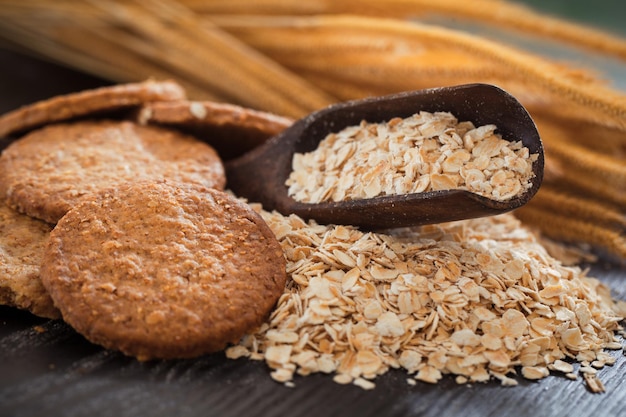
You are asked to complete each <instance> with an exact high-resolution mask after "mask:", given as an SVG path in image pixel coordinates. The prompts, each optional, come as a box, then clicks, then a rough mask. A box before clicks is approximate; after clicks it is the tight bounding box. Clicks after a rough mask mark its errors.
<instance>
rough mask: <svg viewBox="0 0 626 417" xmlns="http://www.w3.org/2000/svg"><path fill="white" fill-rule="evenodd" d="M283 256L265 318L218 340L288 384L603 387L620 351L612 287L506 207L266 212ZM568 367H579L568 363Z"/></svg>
mask: <svg viewBox="0 0 626 417" xmlns="http://www.w3.org/2000/svg"><path fill="white" fill-rule="evenodd" d="M258 209H259V211H261V213H262V215H263V216H264V218H265V220H266V221H267V223H268V224H269V225H270V227H271V228H272V230H273V232H274V233H275V235H276V236H277V238H278V239H279V241H280V243H281V245H282V248H283V250H284V253H285V257H286V258H287V272H288V275H289V277H290V279H289V282H288V285H287V288H286V291H285V293H284V294H283V296H282V297H281V298H280V300H279V302H278V304H277V306H276V309H275V311H274V312H273V314H272V316H271V317H270V318H269V320H268V321H267V323H266V324H264V325H263V326H262V327H261V328H259V329H258V331H256V332H255V333H254V334H250V335H248V336H246V337H245V338H244V339H242V340H241V341H240V343H239V344H238V345H235V346H232V347H230V348H229V349H228V350H227V356H228V357H230V358H238V357H244V356H245V357H249V358H251V359H256V360H264V361H265V362H266V363H267V365H269V367H270V368H271V369H272V373H271V375H272V377H273V378H274V379H275V380H277V381H280V382H284V383H285V384H287V385H292V384H293V378H294V376H295V375H308V374H312V373H316V372H323V373H329V374H333V375H334V381H336V382H337V383H341V384H346V383H353V384H355V385H358V386H360V387H362V388H364V389H370V388H373V387H374V385H375V383H374V379H375V378H376V376H378V375H381V374H383V373H385V372H387V371H388V370H389V369H390V368H403V369H404V370H406V372H407V382H408V383H410V384H415V383H416V382H417V381H425V382H429V383H436V382H437V381H439V380H440V379H441V378H442V376H443V375H445V374H451V375H453V376H455V378H456V381H457V382H458V383H472V382H483V381H487V380H489V379H492V378H496V379H498V380H500V381H501V383H502V384H504V385H515V384H517V380H516V379H515V378H514V376H515V375H516V369H517V370H521V375H522V376H523V377H525V378H527V379H540V378H544V377H546V376H547V375H548V374H549V373H550V371H554V372H556V373H561V374H563V375H565V376H566V377H568V378H576V377H577V375H578V374H577V372H579V373H581V374H582V375H583V377H584V379H585V381H586V382H587V384H588V385H589V387H590V388H591V389H592V390H595V391H602V390H603V386H602V383H601V382H600V381H599V380H598V379H597V378H596V377H595V373H596V370H597V369H599V368H602V367H603V366H605V365H610V364H612V363H613V362H614V357H613V356H611V355H610V354H609V353H607V352H605V351H604V349H621V348H622V345H621V344H620V343H619V341H618V340H619V339H618V338H617V336H616V333H617V332H618V331H619V330H620V327H619V321H620V320H621V319H622V318H623V314H622V313H621V312H620V311H623V309H622V310H620V308H619V307H620V306H618V305H616V304H615V303H614V302H613V301H612V299H611V297H610V294H609V290H608V289H607V287H605V286H604V285H603V284H601V283H600V282H599V281H598V280H596V279H594V278H590V277H587V276H586V275H585V273H584V272H583V271H582V270H581V269H579V268H577V267H565V266H563V265H562V264H561V263H559V262H558V261H557V260H555V259H554V258H552V257H551V256H549V255H548V253H547V252H546V250H545V249H544V247H543V246H542V245H541V244H539V243H538V241H537V240H536V238H535V236H534V235H533V234H532V233H531V232H530V231H528V230H527V229H525V228H524V227H522V226H521V224H520V223H519V221H518V220H517V219H515V218H514V217H513V215H511V214H504V215H501V216H498V217H491V218H482V219H475V220H467V221H461V222H454V223H447V224H440V225H434V226H425V227H421V228H414V229H401V230H394V231H390V232H389V233H387V234H384V233H372V232H367V233H366V232H363V231H360V230H358V229H356V228H353V227H346V226H324V225H318V224H316V223H314V222H305V221H303V220H302V219H301V218H299V217H297V216H293V215H292V216H289V217H285V216H283V215H281V214H278V213H269V212H266V211H263V210H261V209H260V208H258ZM576 367H578V369H577V370H576Z"/></svg>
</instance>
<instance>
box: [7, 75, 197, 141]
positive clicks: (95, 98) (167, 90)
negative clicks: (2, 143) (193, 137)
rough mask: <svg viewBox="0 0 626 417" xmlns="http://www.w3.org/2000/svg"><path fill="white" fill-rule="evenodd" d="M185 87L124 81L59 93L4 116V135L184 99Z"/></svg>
mask: <svg viewBox="0 0 626 417" xmlns="http://www.w3.org/2000/svg"><path fill="white" fill-rule="evenodd" d="M184 98H185V91H184V90H183V88H182V87H181V86H179V85H178V84H177V83H175V82H173V81H152V80H148V81H145V82H141V83H131V84H120V85H114V86H107V87H101V88H97V89H92V90H85V91H81V92H78V93H72V94H66V95H61V96H56V97H53V98H50V99H47V100H42V101H39V102H36V103H33V104H29V105H26V106H23V107H21V108H19V109H16V110H14V111H11V112H9V113H6V114H4V115H2V116H0V138H3V137H6V136H9V135H14V134H16V133H23V132H26V131H29V130H32V129H35V128H37V127H40V126H43V125H45V124H48V123H53V122H61V121H67V120H70V119H74V118H77V117H82V116H88V115H93V114H96V113H105V112H111V111H116V110H120V109H124V108H132V107H136V106H139V105H141V104H144V103H147V102H151V101H161V100H182V99H184Z"/></svg>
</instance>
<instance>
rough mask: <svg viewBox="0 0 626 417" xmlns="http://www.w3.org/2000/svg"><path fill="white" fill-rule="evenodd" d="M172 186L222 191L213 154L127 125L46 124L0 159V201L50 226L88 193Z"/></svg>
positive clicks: (180, 137)
mask: <svg viewBox="0 0 626 417" xmlns="http://www.w3.org/2000/svg"><path fill="white" fill-rule="evenodd" d="M161 178H166V179H171V180H175V181H181V182H193V183H199V184H202V185H204V186H207V187H213V188H217V189H222V188H223V187H224V185H225V182H226V178H225V174H224V167H223V165H222V162H221V159H220V157H219V156H218V155H217V153H216V152H215V150H214V149H213V148H212V147H211V146H210V145H207V144H206V143H203V142H201V141H199V140H197V139H196V138H194V137H191V136H188V135H186V134H183V133H181V132H178V131H175V130H171V129H167V128H164V127H157V126H141V125H139V124H137V123H134V122H131V121H111V120H100V121H91V120H84V121H75V122H71V123H60V124H52V125H48V126H45V127H42V128H40V129H38V130H35V131H33V132H30V133H29V134H27V135H26V136H24V137H23V138H21V139H19V140H17V141H15V142H13V143H12V144H11V145H10V146H9V147H8V148H7V149H5V150H4V152H3V153H2V155H1V156H0V195H1V196H3V197H6V199H7V201H8V203H9V205H10V206H11V207H13V208H15V209H17V210H18V211H20V212H23V213H25V214H28V215H30V216H32V217H35V218H38V219H42V220H44V221H47V222H49V223H56V222H57V221H58V220H59V219H60V218H61V217H62V216H63V215H64V214H65V213H66V212H67V211H68V210H69V209H70V208H71V207H72V206H74V205H75V204H76V203H77V202H78V200H80V198H81V197H82V196H83V195H85V194H88V193H91V192H94V191H97V190H99V189H102V188H108V187H110V186H112V185H115V184H118V183H121V182H125V181H128V180H141V179H161Z"/></svg>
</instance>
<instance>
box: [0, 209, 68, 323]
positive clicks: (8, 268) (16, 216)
mask: <svg viewBox="0 0 626 417" xmlns="http://www.w3.org/2000/svg"><path fill="white" fill-rule="evenodd" d="M51 230H52V227H51V226H50V225H49V224H47V223H44V222H42V221H39V220H35V219H33V218H30V217H28V216H25V215H23V214H20V213H18V212H16V211H14V210H12V209H10V208H9V207H8V206H7V205H6V204H4V202H0V304H2V305H8V306H12V307H17V308H20V309H23V310H28V311H30V312H31V313H33V314H35V315H37V316H41V317H46V318H51V319H56V318H59V317H60V316H61V315H60V313H59V310H57V309H56V308H55V307H54V305H53V303H52V299H51V298H50V296H49V295H48V292H47V291H46V289H45V288H44V286H43V284H42V283H41V280H40V278H39V266H40V264H41V260H42V258H43V252H44V248H45V246H46V244H47V243H48V237H49V236H50V231H51Z"/></svg>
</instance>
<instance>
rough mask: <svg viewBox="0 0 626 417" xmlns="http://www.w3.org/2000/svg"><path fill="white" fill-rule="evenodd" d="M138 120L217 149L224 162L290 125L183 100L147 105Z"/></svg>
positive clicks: (274, 118) (253, 113)
mask: <svg viewBox="0 0 626 417" xmlns="http://www.w3.org/2000/svg"><path fill="white" fill-rule="evenodd" d="M138 120H139V122H140V123H142V124H161V125H166V126H172V127H176V128H178V129H182V130H184V131H187V132H189V133H191V134H193V135H194V136H196V137H198V138H199V139H202V140H204V141H205V142H207V143H209V144H210V145H211V146H213V147H214V148H215V149H217V151H218V153H219V154H220V156H221V157H222V158H223V159H231V158H233V157H236V156H239V155H241V154H243V153H245V152H247V151H249V150H251V149H253V148H255V147H257V146H259V145H260V144H262V143H263V142H265V141H266V140H267V139H269V138H271V137H272V136H275V135H277V134H279V133H280V132H282V131H283V130H285V129H286V128H287V127H289V126H290V125H291V124H292V123H293V120H292V119H289V118H286V117H281V116H277V115H275V114H272V113H267V112H262V111H257V110H253V109H249V108H245V107H240V106H236V105H233V104H224V103H216V102H212V101H186V100H179V101H170V102H153V103H147V104H145V105H144V106H143V107H142V108H141V110H140V111H139V115H138Z"/></svg>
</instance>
